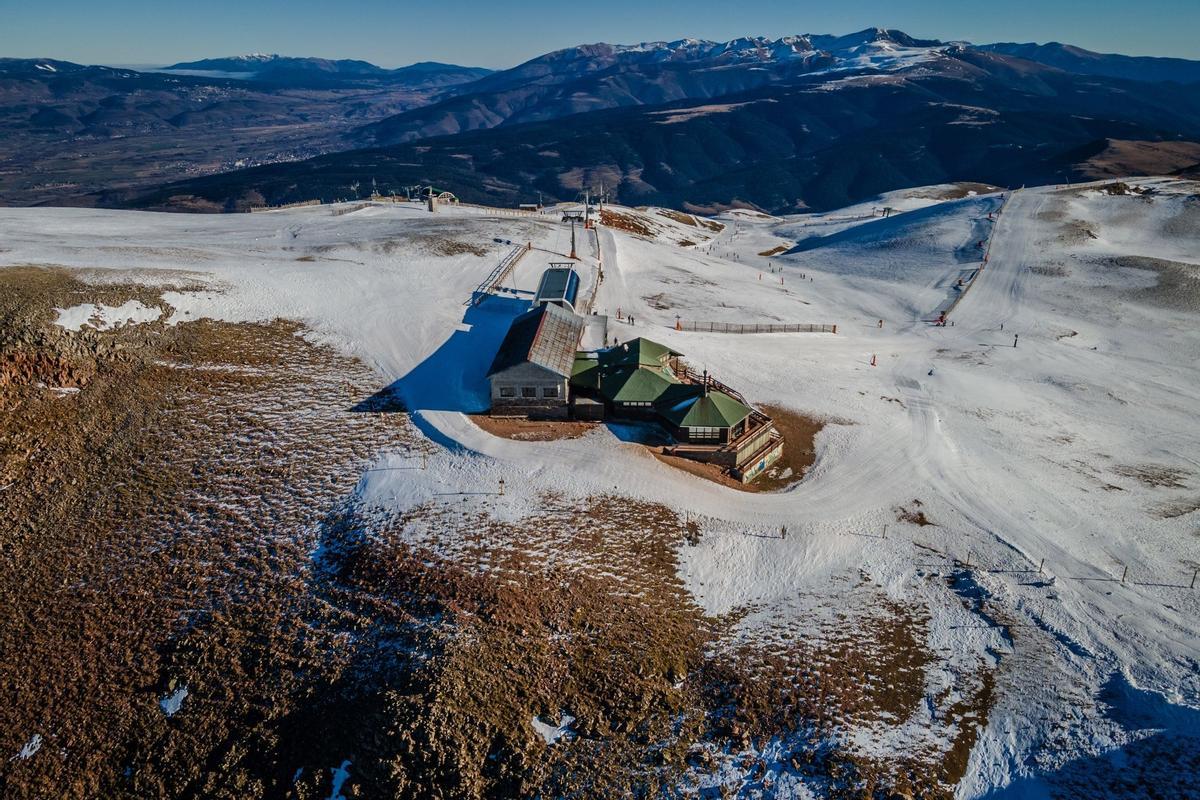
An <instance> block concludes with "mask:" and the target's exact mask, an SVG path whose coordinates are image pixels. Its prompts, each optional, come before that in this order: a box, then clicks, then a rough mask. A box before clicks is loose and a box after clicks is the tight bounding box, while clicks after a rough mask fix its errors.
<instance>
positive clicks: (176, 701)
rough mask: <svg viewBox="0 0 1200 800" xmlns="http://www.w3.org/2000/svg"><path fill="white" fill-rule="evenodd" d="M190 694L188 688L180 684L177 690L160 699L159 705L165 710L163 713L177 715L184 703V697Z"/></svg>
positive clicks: (169, 715)
mask: <svg viewBox="0 0 1200 800" xmlns="http://www.w3.org/2000/svg"><path fill="white" fill-rule="evenodd" d="M187 696H188V688H187V687H186V686H180V687H179V688H178V689H176V690H175V691H173V692H171V693H170V694H169V695H167V696H166V697H164V698H163V699H161V700H159V701H158V706H159V708H161V709H162V710H163V713H164V714H166V715H167V716H168V717H173V716H175V714H176V713H178V711H179V709H180V707H181V706H182V705H183V701H184V699H186V698H187Z"/></svg>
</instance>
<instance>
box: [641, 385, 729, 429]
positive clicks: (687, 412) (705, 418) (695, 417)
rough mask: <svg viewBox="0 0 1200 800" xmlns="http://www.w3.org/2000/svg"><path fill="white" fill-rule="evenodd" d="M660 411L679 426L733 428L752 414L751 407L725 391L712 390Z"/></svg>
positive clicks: (682, 400) (686, 398)
mask: <svg viewBox="0 0 1200 800" xmlns="http://www.w3.org/2000/svg"><path fill="white" fill-rule="evenodd" d="M659 413H660V414H662V416H663V417H665V418H666V419H667V421H669V422H670V423H671V424H672V425H674V426H675V427H677V428H732V427H733V426H734V425H737V424H738V423H739V422H741V421H742V420H744V419H745V418H746V417H748V416H750V413H751V408H750V406H748V405H745V404H744V403H739V402H738V401H737V400H734V399H733V398H732V397H730V396H729V395H727V394H725V393H724V392H718V391H713V390H710V391H709V392H708V393H707V394H704V395H701V396H699V397H691V398H688V397H684V398H683V399H681V400H679V401H678V402H677V403H675V405H673V406H670V407H669V408H661V407H660V408H659Z"/></svg>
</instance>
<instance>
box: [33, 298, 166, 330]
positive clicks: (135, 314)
mask: <svg viewBox="0 0 1200 800" xmlns="http://www.w3.org/2000/svg"><path fill="white" fill-rule="evenodd" d="M54 310H55V311H56V312H58V319H56V320H55V321H54V324H55V325H58V326H59V327H61V328H66V329H67V330H69V331H76V332H78V331H80V330H82V329H83V326H84V325H87V326H89V327H92V328H95V329H96V330H101V331H105V330H109V329H112V328H120V327H122V326H124V325H137V324H139V323H142V322H154V321H155V320H157V319H158V318H159V317H161V316H162V309H160V308H158V307H156V306H147V305H143V304H142V303H141V301H139V300H128V301H126V302H125V303H122V304H121V305H119V306H106V305H104V304H99V305H94V304H92V303H81V304H80V305H77V306H71V307H70V308H56V309H54Z"/></svg>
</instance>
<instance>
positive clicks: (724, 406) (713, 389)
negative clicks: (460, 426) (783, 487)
mask: <svg viewBox="0 0 1200 800" xmlns="http://www.w3.org/2000/svg"><path fill="white" fill-rule="evenodd" d="M553 272H557V273H560V274H555V275H552V276H551V277H550V278H549V279H548V278H547V275H550V273H553ZM562 273H565V274H562ZM574 275H575V273H574V271H573V270H569V269H568V270H547V273H546V275H543V276H542V285H541V286H539V288H538V293H537V298H538V299H537V301H535V302H536V305H535V306H534V308H533V309H531V310H529V311H527V312H525V313H524V314H522V315H521V316H519V317H517V318H516V319H515V320H513V323H512V326H511V327H510V328H509V330H508V333H507V334H506V335H505V337H504V341H503V342H502V343H501V345H500V349H499V351H498V352H497V353H496V357H495V359H493V361H492V366H491V369H489V370H488V379H489V381H490V382H491V400H492V414H493V415H506V414H508V415H521V416H528V417H535V418H536V417H541V418H560V419H561V418H565V417H568V416H571V417H574V418H576V419H595V420H602V419H614V420H630V421H643V422H654V423H657V424H658V425H659V426H661V427H662V428H663V429H664V430H665V431H666V432H667V433H669V434H670V436H671V438H672V439H673V440H674V443H673V444H671V445H668V446H666V447H664V448H663V452H664V453H666V454H668V455H675V456H680V457H683V458H689V459H692V460H694V461H702V462H705V463H709V464H715V465H717V466H718V467H720V468H721V469H722V470H723V471H724V472H726V473H727V474H729V475H730V476H732V477H734V478H736V479H738V480H741V481H743V482H745V483H749V482H750V481H752V480H753V479H754V478H755V477H757V476H758V475H759V474H761V473H762V472H763V471H764V470H766V469H767V467H769V466H770V465H771V464H773V463H774V462H775V461H776V460H778V458H779V457H780V456H781V455H782V454H783V436H782V435H781V434H780V433H779V431H778V429H776V427H775V425H774V423H773V422H772V421H771V418H770V417H768V416H767V415H765V414H763V413H761V412H760V411H757V410H755V409H754V408H752V407H751V406H750V405H749V404H748V403H746V401H745V399H744V398H743V397H742V396H741V395H740V394H738V393H737V392H736V391H734V390H733V389H731V388H729V387H728V386H725V385H724V384H722V383H720V382H719V381H717V380H715V379H713V378H712V377H711V376H710V375H708V373H707V372H705V373H702V374H697V373H695V372H693V371H692V370H690V369H688V368H687V367H686V366H684V364H683V363H682V361H681V360H680V357H681V354H680V353H678V352H676V351H674V350H672V349H670V348H669V347H666V346H665V345H661V344H659V343H658V342H652V341H650V340H649V339H634V340H633V341H630V342H626V343H624V344H621V345H615V346H613V347H607V348H602V349H599V350H595V351H589V352H580V351H578V347H579V342H580V338H581V336H582V334H583V330H584V327H585V324H586V320H585V318H584V317H581V316H579V315H578V314H575V313H574V312H573V311H572V310H571V308H572V300H573V298H572V295H573V292H574V291H575V290H577V288H578V278H577V277H576V278H575V281H574V283H572V281H571V276H574Z"/></svg>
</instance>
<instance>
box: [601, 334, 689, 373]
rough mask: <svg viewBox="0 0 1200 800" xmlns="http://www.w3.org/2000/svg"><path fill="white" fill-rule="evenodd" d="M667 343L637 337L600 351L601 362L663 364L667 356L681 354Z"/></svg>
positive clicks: (651, 365)
mask: <svg viewBox="0 0 1200 800" xmlns="http://www.w3.org/2000/svg"><path fill="white" fill-rule="evenodd" d="M679 355H683V354H682V353H677V352H675V351H674V350H672V349H671V348H669V347H667V346H666V345H663V344H659V343H658V342H652V341H650V340H649V339H642V338H637V339H633V340H632V341H628V342H625V343H623V344H619V345H616V346H615V347H610V348H608V349H607V350H601V351H600V363H601V364H604V365H605V366H637V365H639V364H640V365H642V366H647V367H658V366H661V365H662V363H663V361H664V360H665V359H666V358H667V356H679Z"/></svg>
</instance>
